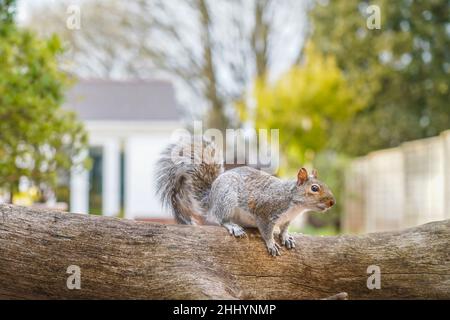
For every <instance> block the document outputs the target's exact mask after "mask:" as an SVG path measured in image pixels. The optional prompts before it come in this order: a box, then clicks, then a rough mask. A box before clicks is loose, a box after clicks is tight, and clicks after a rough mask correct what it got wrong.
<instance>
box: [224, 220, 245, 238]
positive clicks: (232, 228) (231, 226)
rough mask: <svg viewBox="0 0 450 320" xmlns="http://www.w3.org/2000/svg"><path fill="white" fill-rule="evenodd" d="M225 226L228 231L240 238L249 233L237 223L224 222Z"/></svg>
mask: <svg viewBox="0 0 450 320" xmlns="http://www.w3.org/2000/svg"><path fill="white" fill-rule="evenodd" d="M223 226H224V227H225V228H226V229H227V230H228V232H229V233H230V234H231V235H233V236H235V237H238V238H242V237H245V236H246V235H247V234H246V233H245V231H244V228H242V227H241V226H239V225H237V224H235V223H224V224H223Z"/></svg>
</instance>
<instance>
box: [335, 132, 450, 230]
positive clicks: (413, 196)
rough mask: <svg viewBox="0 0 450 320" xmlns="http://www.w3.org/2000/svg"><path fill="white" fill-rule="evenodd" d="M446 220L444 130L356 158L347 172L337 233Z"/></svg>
mask: <svg viewBox="0 0 450 320" xmlns="http://www.w3.org/2000/svg"><path fill="white" fill-rule="evenodd" d="M449 218H450V130H449V131H445V132H443V133H441V135H439V136H437V137H433V138H428V139H422V140H417V141H412V142H406V143H404V144H402V145H401V146H399V147H397V148H392V149H386V150H380V151H376V152H373V153H370V154H368V155H367V156H365V157H361V158H357V159H355V160H354V161H352V163H351V164H350V166H349V168H348V169H347V174H346V181H345V197H344V215H343V218H342V219H343V221H342V225H343V229H344V231H345V232H350V233H365V232H376V231H387V230H398V229H401V228H406V227H411V226H415V225H419V224H422V223H426V222H430V221H436V220H443V219H449Z"/></svg>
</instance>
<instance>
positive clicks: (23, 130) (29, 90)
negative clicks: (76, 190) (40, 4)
mask: <svg viewBox="0 0 450 320" xmlns="http://www.w3.org/2000/svg"><path fill="white" fill-rule="evenodd" d="M9 5H14V3H13V2H11V1H2V2H1V3H0V17H1V18H0V19H1V21H0V25H1V28H0V188H2V189H6V190H9V191H10V194H11V196H12V194H13V193H14V192H15V191H16V190H17V187H18V184H19V180H20V179H21V178H22V177H26V178H28V180H29V181H31V182H32V183H34V185H35V186H37V187H38V188H40V189H42V188H49V187H52V186H54V185H55V183H56V181H57V176H58V173H59V172H61V171H63V170H68V169H70V168H71V167H72V166H73V165H77V164H80V163H84V161H85V159H83V158H82V157H81V156H80V155H81V154H82V153H81V151H82V150H84V149H85V147H86V142H87V136H86V133H85V131H84V129H83V126H82V125H81V123H79V122H78V121H77V120H76V117H75V115H74V114H73V113H69V112H67V111H65V110H63V109H62V108H61V107H60V105H61V103H62V102H63V98H64V92H65V89H66V88H67V86H68V84H69V79H68V77H67V76H66V75H65V74H64V73H63V72H61V71H60V70H59V68H58V62H57V58H58V56H59V54H60V53H61V52H62V48H61V45H60V42H59V40H58V38H57V37H51V38H50V39H48V40H42V39H39V38H38V37H36V36H35V35H34V34H33V33H32V32H31V31H28V30H21V29H19V28H17V27H16V26H15V25H14V23H13V21H12V19H11V17H10V15H9V14H7V13H8V12H9V13H11V12H13V10H11V8H10V6H9ZM4 17H5V18H4Z"/></svg>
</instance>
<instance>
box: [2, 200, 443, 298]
mask: <svg viewBox="0 0 450 320" xmlns="http://www.w3.org/2000/svg"><path fill="white" fill-rule="evenodd" d="M295 240H296V244H297V247H296V248H295V249H293V250H285V249H284V250H283V251H282V255H281V256H280V257H271V256H269V255H268V253H267V250H266V248H265V246H264V243H263V241H262V240H261V238H260V237H259V235H258V234H257V232H252V231H250V232H249V234H248V237H246V238H242V239H236V238H234V237H232V236H230V235H229V234H228V233H227V232H226V230H225V229H223V228H219V227H214V226H184V225H162V224H156V223H147V222H137V221H131V220H122V219H117V218H108V217H101V216H91V215H80V214H70V213H62V212H54V211H47V210H36V209H30V208H24V207H18V206H12V205H0V298H3V299H5V298H6V299H28V298H32V299H81V298H86V299H323V298H327V297H329V298H330V299H339V298H346V297H347V294H348V297H349V299H417V298H436V299H450V220H446V221H440V222H433V223H428V224H425V225H422V226H419V227H415V228H411V229H406V230H403V231H401V232H384V233H374V234H367V235H361V236H349V235H343V236H334V237H313V236H306V235H301V234H298V235H295ZM70 265H76V266H79V267H80V270H81V289H79V290H78V289H72V290H70V289H68V287H67V285H66V283H67V279H68V277H69V276H70V274H68V273H67V268H68V267H69V266H70ZM371 265H376V266H378V267H379V268H380V271H381V288H380V289H368V287H367V280H368V278H369V276H370V274H368V273H367V268H368V267H369V266H371ZM345 293H347V294H345Z"/></svg>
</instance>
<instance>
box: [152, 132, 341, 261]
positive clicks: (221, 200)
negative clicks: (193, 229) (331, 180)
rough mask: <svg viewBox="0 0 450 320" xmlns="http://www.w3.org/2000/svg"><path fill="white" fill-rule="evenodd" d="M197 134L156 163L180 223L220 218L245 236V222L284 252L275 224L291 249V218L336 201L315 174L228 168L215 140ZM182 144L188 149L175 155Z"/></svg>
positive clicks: (270, 247) (165, 194) (159, 180)
mask: <svg viewBox="0 0 450 320" xmlns="http://www.w3.org/2000/svg"><path fill="white" fill-rule="evenodd" d="M195 139H197V140H195ZM195 139H194V140H190V141H187V142H186V141H184V142H180V143H179V144H172V145H170V146H169V147H168V148H167V149H166V150H165V151H164V152H163V154H162V156H161V159H160V160H159V162H158V167H157V168H158V169H157V184H158V190H159V194H160V196H161V200H162V201H163V203H164V204H166V205H168V206H169V207H170V208H171V209H172V211H173V213H174V216H175V218H176V219H177V221H178V222H179V223H183V224H193V223H194V221H193V220H197V221H199V220H201V222H202V223H206V224H218V225H221V226H223V227H225V228H226V229H227V230H228V232H229V233H230V234H232V235H234V236H237V237H242V236H245V231H244V230H243V229H242V227H256V228H258V229H259V231H260V233H261V236H262V238H263V239H264V241H265V243H266V246H267V249H268V251H269V253H270V254H271V255H274V256H275V255H279V254H280V246H279V245H278V244H277V243H276V242H275V240H274V236H273V234H274V229H275V228H276V227H278V228H279V229H280V235H279V238H280V241H281V244H282V245H284V246H285V247H286V248H288V249H292V248H294V247H295V242H294V239H293V237H292V236H290V235H289V233H288V232H287V230H288V227H289V223H290V222H291V221H292V220H293V219H294V218H295V217H296V216H297V215H298V214H300V213H303V212H306V211H326V210H327V209H328V208H330V207H331V206H332V205H333V204H334V203H335V199H334V196H333V194H332V193H331V191H330V190H329V188H328V187H327V186H326V185H325V184H324V183H323V182H321V181H319V180H318V179H317V178H316V176H315V175H309V176H307V178H306V179H302V180H299V179H297V180H290V181H284V180H280V179H278V178H276V177H274V176H271V175H269V174H267V173H265V172H262V171H259V170H256V169H253V168H250V167H239V168H235V169H232V170H229V171H226V172H223V165H222V157H221V154H220V153H219V152H218V151H215V150H216V147H215V146H214V144H213V143H211V142H209V141H207V140H205V139H201V140H199V139H200V138H195ZM193 141H196V142H197V144H196V145H197V147H193V144H194V143H193ZM199 141H200V143H199ZM200 146H201V147H200ZM177 148H178V149H179V150H183V151H185V153H184V155H182V156H179V155H178V154H177V153H175V156H174V152H173V151H174V150H175V149H177ZM186 151H187V152H186ZM201 155H203V157H201ZM192 159H196V160H197V162H195V163H193V162H192V161H190V160H192ZM199 159H201V161H198V160H199ZM188 160H189V161H188ZM302 170H304V172H306V170H305V169H302ZM313 185H317V186H319V192H313V191H312V189H311V187H312V186H313Z"/></svg>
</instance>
